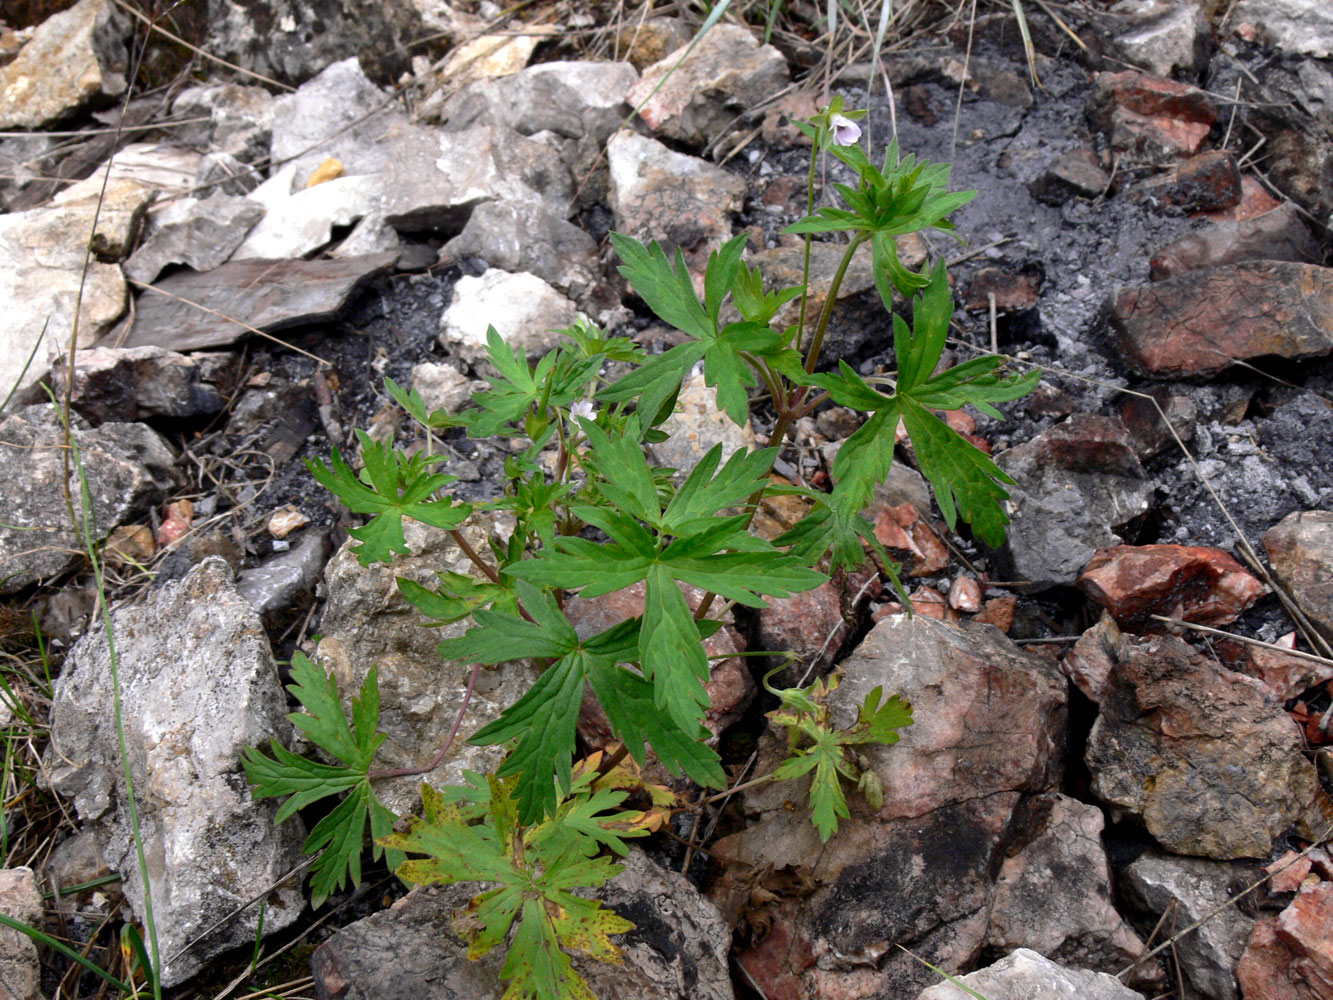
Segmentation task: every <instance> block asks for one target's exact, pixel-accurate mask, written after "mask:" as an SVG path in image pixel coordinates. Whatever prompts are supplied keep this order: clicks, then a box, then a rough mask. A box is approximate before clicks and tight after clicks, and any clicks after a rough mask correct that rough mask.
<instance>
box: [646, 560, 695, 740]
mask: <svg viewBox="0 0 1333 1000" xmlns="http://www.w3.org/2000/svg"><path fill="white" fill-rule="evenodd" d="M645 579H646V580H647V588H646V590H645V592H644V605H643V627H642V630H641V631H640V633H639V664H640V666H641V667H642V668H643V673H644V676H645V677H647V678H649V679H650V680H651V681H652V682H653V693H654V701H655V703H656V705H657V707H658V708H659V709H662V708H664V709H666V711H667V713H668V714H669V715H670V716H671V718H672V719H673V720H674V721H675V723H676V725H677V726H680V727H681V728H682V729H686V730H689V729H695V728H697V727H698V725H699V723H700V722H701V721H702V720H703V717H704V712H705V711H706V710H707V709H708V692H707V691H706V690H704V684H705V683H707V681H708V676H709V674H708V656H707V654H706V653H705V652H704V647H703V642H702V640H701V639H700V638H699V630H698V628H697V627H696V626H695V624H694V615H693V614H691V612H690V606H689V605H688V604H687V603H686V602H685V595H684V594H682V593H681V592H680V588H679V587H677V586H676V581H675V580H673V579H672V577H671V573H670V571H669V570H668V569H667V567H666V566H664V565H662V564H661V563H654V564H653V565H652V566H651V567H650V568H649V570H648V573H647V574H646V577H645Z"/></svg>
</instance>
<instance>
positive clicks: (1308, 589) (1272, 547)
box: [1263, 510, 1333, 639]
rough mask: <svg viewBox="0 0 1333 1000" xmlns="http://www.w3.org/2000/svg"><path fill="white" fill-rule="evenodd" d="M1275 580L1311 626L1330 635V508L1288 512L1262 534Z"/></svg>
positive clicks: (1332, 530) (1332, 578)
mask: <svg viewBox="0 0 1333 1000" xmlns="http://www.w3.org/2000/svg"><path fill="white" fill-rule="evenodd" d="M1263 543H1264V548H1265V549H1266V550H1267V551H1268V561H1269V562H1270V563H1271V564H1272V566H1273V573H1274V574H1275V575H1276V576H1277V581H1278V583H1280V584H1281V585H1282V586H1283V587H1284V588H1286V590H1287V591H1288V592H1289V593H1290V594H1291V596H1292V597H1293V598H1294V599H1295V601H1296V603H1297V605H1299V606H1300V609H1301V610H1302V611H1304V612H1305V613H1306V615H1308V616H1309V618H1310V620H1311V621H1312V622H1313V623H1314V625H1315V628H1317V629H1319V631H1320V632H1322V633H1323V634H1324V636H1325V637H1326V638H1328V639H1333V575H1330V573H1329V567H1330V566H1333V511H1327V510H1307V511H1302V512H1298V513H1295V514H1288V515H1287V516H1286V517H1284V518H1283V519H1282V520H1281V521H1280V522H1278V524H1277V526H1276V527H1273V528H1270V529H1269V530H1268V532H1267V533H1266V534H1265V535H1264V537H1263Z"/></svg>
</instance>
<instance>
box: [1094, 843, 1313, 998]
mask: <svg viewBox="0 0 1333 1000" xmlns="http://www.w3.org/2000/svg"><path fill="white" fill-rule="evenodd" d="M1330 836H1333V824H1330V825H1329V827H1328V828H1327V829H1326V830H1325V831H1324V832H1323V834H1322V835H1321V836H1319V837H1318V838H1316V839H1315V840H1314V841H1313V842H1311V843H1310V845H1309V846H1308V847H1306V848H1305V850H1303V851H1301V852H1300V853H1299V854H1297V855H1296V856H1295V857H1293V858H1291V859H1289V860H1288V861H1287V862H1286V863H1285V864H1283V865H1282V866H1281V867H1280V868H1277V869H1275V870H1273V871H1271V872H1268V873H1266V874H1265V875H1264V877H1263V878H1261V879H1258V880H1257V881H1255V882H1253V883H1251V884H1250V885H1248V886H1246V887H1245V888H1244V889H1242V890H1241V891H1240V892H1238V893H1236V895H1234V896H1232V897H1231V898H1230V899H1228V900H1227V901H1226V902H1225V903H1220V904H1219V905H1217V906H1215V907H1213V908H1212V909H1211V910H1209V911H1208V912H1207V913H1205V914H1204V915H1203V916H1202V917H1200V918H1199V919H1198V920H1196V921H1194V923H1192V924H1190V925H1189V926H1188V927H1184V928H1182V929H1181V930H1179V931H1177V932H1176V933H1175V934H1172V935H1171V936H1170V937H1169V938H1167V939H1166V940H1165V941H1163V942H1162V943H1161V944H1159V945H1158V946H1157V947H1155V948H1153V949H1152V950H1150V951H1145V952H1144V953H1143V954H1142V955H1140V956H1139V957H1138V958H1137V959H1135V960H1134V962H1133V964H1131V965H1128V966H1126V967H1125V968H1123V969H1121V970H1120V971H1119V972H1117V973H1116V974H1115V975H1116V978H1117V979H1123V978H1124V977H1125V976H1127V975H1129V974H1130V973H1131V972H1133V971H1134V970H1135V969H1137V968H1138V967H1139V966H1140V965H1142V964H1143V963H1144V962H1147V961H1148V960H1149V959H1152V958H1155V957H1156V956H1157V955H1160V954H1161V953H1162V952H1163V951H1165V950H1166V949H1167V948H1174V947H1175V945H1176V942H1178V941H1179V940H1180V939H1181V938H1183V937H1185V935H1187V934H1192V933H1193V932H1194V931H1197V930H1198V929H1199V928H1200V927H1202V926H1203V925H1204V924H1206V923H1208V921H1210V920H1212V919H1213V918H1214V917H1215V916H1217V915H1218V914H1219V913H1223V912H1225V911H1226V910H1228V909H1230V908H1231V907H1233V906H1236V905H1237V904H1238V903H1239V902H1240V901H1241V900H1242V899H1244V898H1245V897H1246V896H1248V895H1249V894H1250V893H1252V892H1254V890H1255V889H1258V888H1259V887H1260V886H1261V885H1263V884H1264V883H1265V882H1267V881H1268V880H1269V879H1271V878H1273V877H1274V876H1277V875H1281V874H1282V873H1283V872H1284V871H1286V870H1287V869H1288V868H1290V867H1291V866H1292V865H1294V864H1295V863H1296V862H1297V861H1300V860H1301V858H1303V857H1305V856H1306V855H1308V854H1309V853H1310V852H1311V851H1313V850H1314V849H1315V848H1316V847H1318V846H1319V845H1320V844H1322V843H1324V842H1325V841H1327V840H1328V838H1329V837H1330Z"/></svg>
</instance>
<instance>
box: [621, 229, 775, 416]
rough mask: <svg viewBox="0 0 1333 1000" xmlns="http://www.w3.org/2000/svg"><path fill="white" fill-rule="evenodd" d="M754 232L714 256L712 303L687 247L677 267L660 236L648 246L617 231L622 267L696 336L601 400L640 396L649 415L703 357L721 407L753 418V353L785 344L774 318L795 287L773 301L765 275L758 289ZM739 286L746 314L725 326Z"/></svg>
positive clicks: (664, 314) (658, 307)
mask: <svg viewBox="0 0 1333 1000" xmlns="http://www.w3.org/2000/svg"><path fill="white" fill-rule="evenodd" d="M746 238H747V237H746V236H745V234H743V233H742V234H741V235H739V236H736V237H733V238H732V239H730V240H728V241H727V242H726V243H724V244H722V246H721V247H719V248H718V249H717V250H715V251H714V252H713V253H712V254H710V255H709V258H708V264H707V266H706V268H705V270H704V301H703V302H700V301H699V297H698V295H697V294H696V293H695V291H694V282H693V279H692V278H691V276H690V271H689V268H688V267H687V266H686V264H685V257H684V255H683V254H682V253H681V252H680V250H679V249H677V251H676V260H675V264H674V266H673V265H672V263H671V261H669V260H668V259H667V256H666V253H665V251H663V250H662V248H661V246H660V245H658V244H657V243H656V242H654V243H652V244H651V245H650V246H644V245H643V244H642V243H639V242H638V241H637V240H634V239H632V238H630V237H628V236H624V235H622V234H620V233H612V234H611V242H612V243H613V244H614V246H615V248H616V253H617V254H618V255H619V256H620V259H621V261H622V262H623V263H622V265H621V267H620V273H621V274H622V275H623V276H624V277H625V278H626V280H628V281H629V283H630V285H631V286H632V287H633V288H634V290H635V291H636V292H638V293H639V295H640V296H641V297H642V298H643V300H644V302H646V303H647V304H648V307H649V308H650V309H652V310H653V312H654V313H656V314H657V315H658V316H659V317H660V318H661V319H663V320H664V321H665V322H667V323H669V324H671V325H672V326H674V327H675V328H676V329H678V330H681V331H682V332H684V333H686V334H688V335H689V336H690V337H692V338H694V339H693V341H692V342H690V343H687V344H679V345H677V346H676V347H673V348H671V349H670V350H668V351H666V352H665V353H664V354H661V355H659V356H658V357H655V358H651V359H649V360H648V361H647V362H646V363H645V364H643V365H642V366H640V367H639V368H638V369H637V370H636V371H633V372H631V373H630V374H629V375H627V376H625V377H624V378H622V379H620V380H618V381H617V382H615V383H613V384H612V385H610V386H608V387H606V388H605V389H603V390H602V391H601V392H599V393H598V394H597V398H598V399H600V400H602V401H604V402H611V403H615V402H625V401H629V400H636V401H637V402H638V407H639V410H638V412H639V413H640V414H641V415H644V417H645V419H647V417H648V416H650V415H652V414H655V413H657V412H659V407H660V406H661V404H662V403H663V402H664V401H665V400H666V399H668V398H669V397H670V396H671V395H672V394H673V393H674V392H676V391H677V390H678V389H679V386H680V382H681V380H682V379H683V378H684V377H685V375H686V374H687V373H688V372H689V371H690V369H691V368H693V367H694V365H695V364H696V363H698V362H699V361H703V363H704V384H705V385H707V386H709V387H710V388H712V389H714V390H716V392H717V402H718V408H719V409H721V410H722V411H723V412H725V413H726V414H727V416H729V417H730V418H731V419H732V420H733V421H734V422H735V423H736V424H737V425H743V424H744V423H745V421H746V419H747V418H748V416H749V396H748V390H749V389H752V388H754V387H755V386H757V385H758V380H757V379H756V377H755V374H754V372H753V371H752V370H751V367H750V364H749V362H748V361H747V360H746V356H747V355H757V356H768V355H770V354H772V353H774V352H780V351H782V350H783V349H784V343H785V340H784V337H783V335H782V334H780V333H778V332H776V331H774V330H771V329H769V327H768V325H767V324H768V320H769V319H771V318H772V314H773V313H776V311H777V308H778V307H779V306H780V305H781V303H782V302H785V301H788V300H789V299H790V298H792V297H793V295H792V294H791V290H790V289H788V290H786V291H784V292H782V293H777V294H775V295H774V296H773V297H772V298H771V300H770V299H769V298H768V297H765V296H764V295H763V293H762V281H759V282H758V287H757V288H756V287H755V283H756V280H757V278H756V277H755V276H754V275H752V273H751V272H750V271H749V270H748V268H746V266H745V265H744V264H743V263H742V262H741V254H742V252H743V251H744V249H745V241H746ZM738 286H740V291H739V299H738V302H743V303H744V306H743V307H741V308H742V314H743V315H746V319H745V320H744V321H742V322H739V323H729V324H726V325H725V326H724V325H722V324H721V322H720V315H721V309H722V304H723V302H724V300H725V299H726V297H727V295H728V294H731V293H733V291H735V290H736V289H737V288H738ZM770 308H771V312H768V310H770Z"/></svg>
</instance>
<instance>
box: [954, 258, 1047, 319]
mask: <svg viewBox="0 0 1333 1000" xmlns="http://www.w3.org/2000/svg"><path fill="white" fill-rule="evenodd" d="M1040 294H1041V282H1040V281H1039V280H1036V279H1033V278H1031V277H1029V276H1028V275H1026V274H1013V273H1011V272H1009V271H1006V270H1004V269H1003V268H999V267H983V268H982V269H981V270H980V271H978V272H977V274H976V277H974V278H973V279H972V283H971V284H970V285H968V286H967V291H966V292H964V293H963V308H964V309H966V310H967V311H968V312H984V311H987V310H989V309H990V297H991V296H992V295H994V296H995V311H996V312H999V313H1011V312H1021V311H1022V310H1024V309H1031V308H1032V307H1033V306H1035V305H1036V304H1037V297H1038V296H1039V295H1040Z"/></svg>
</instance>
